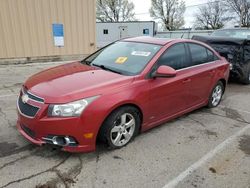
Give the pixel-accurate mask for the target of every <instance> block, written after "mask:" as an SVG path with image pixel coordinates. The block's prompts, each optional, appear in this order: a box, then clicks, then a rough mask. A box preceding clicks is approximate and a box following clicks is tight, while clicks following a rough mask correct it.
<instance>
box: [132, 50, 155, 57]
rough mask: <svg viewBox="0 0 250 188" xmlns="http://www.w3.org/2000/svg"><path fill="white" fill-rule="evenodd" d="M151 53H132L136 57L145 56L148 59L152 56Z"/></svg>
mask: <svg viewBox="0 0 250 188" xmlns="http://www.w3.org/2000/svg"><path fill="white" fill-rule="evenodd" d="M150 54H151V52H143V51H133V52H132V53H131V55H135V56H144V57H148V56H150Z"/></svg>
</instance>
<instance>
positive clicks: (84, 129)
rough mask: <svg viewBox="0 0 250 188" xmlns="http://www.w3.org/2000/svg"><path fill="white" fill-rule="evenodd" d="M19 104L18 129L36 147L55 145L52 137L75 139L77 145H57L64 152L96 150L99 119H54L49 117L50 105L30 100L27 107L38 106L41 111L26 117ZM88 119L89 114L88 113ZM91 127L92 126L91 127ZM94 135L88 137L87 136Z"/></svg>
mask: <svg viewBox="0 0 250 188" xmlns="http://www.w3.org/2000/svg"><path fill="white" fill-rule="evenodd" d="M19 102H20V98H19V99H18V102H17V110H18V112H17V114H18V120H17V129H18V130H19V132H20V133H21V134H22V135H23V136H24V137H25V138H26V139H27V140H29V141H30V142H32V143H34V144H36V145H40V146H41V145H44V144H54V143H53V142H50V141H49V139H46V138H51V135H52V137H66V138H74V140H75V141H76V144H73V145H72V144H69V145H57V144H54V145H55V146H57V147H58V146H59V147H61V149H62V150H64V151H69V152H90V151H94V150H95V147H96V146H95V145H96V136H97V133H96V132H98V127H99V125H100V122H99V121H96V120H97V119H93V118H83V117H67V118H52V117H47V110H48V104H45V103H41V102H36V101H34V100H29V101H28V102H27V105H32V106H36V107H38V108H39V111H38V112H37V113H36V114H35V116H34V117H29V116H26V115H25V114H23V113H22V111H21V110H20V107H19ZM86 114H87V116H86V117H88V113H86ZM90 125H91V126H90ZM90 134H91V135H92V136H91V137H89V136H88V137H86V136H85V135H90Z"/></svg>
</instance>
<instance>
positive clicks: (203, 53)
mask: <svg viewBox="0 0 250 188" xmlns="http://www.w3.org/2000/svg"><path fill="white" fill-rule="evenodd" d="M189 48H190V53H191V57H192V64H193V65H199V64H202V63H207V62H208V57H207V48H205V47H203V46H201V45H197V44H189Z"/></svg>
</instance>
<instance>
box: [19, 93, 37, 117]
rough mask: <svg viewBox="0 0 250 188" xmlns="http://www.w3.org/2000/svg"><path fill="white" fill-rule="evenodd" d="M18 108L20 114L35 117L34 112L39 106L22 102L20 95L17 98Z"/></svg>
mask: <svg viewBox="0 0 250 188" xmlns="http://www.w3.org/2000/svg"><path fill="white" fill-rule="evenodd" d="M18 108H19V110H20V112H21V113H22V114H24V115H25V116H28V117H31V118H32V117H35V115H36V113H37V112H38V110H39V108H38V107H35V106H31V105H30V104H27V103H23V101H22V99H21V97H19V99H18Z"/></svg>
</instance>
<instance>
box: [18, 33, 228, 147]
mask: <svg viewBox="0 0 250 188" xmlns="http://www.w3.org/2000/svg"><path fill="white" fill-rule="evenodd" d="M228 76H229V64H228V62H227V61H226V60H225V58H223V57H221V56H220V55H219V54H218V53H217V52H215V51H214V50H213V49H211V48H210V47H209V46H208V45H206V44H203V43H201V42H195V41H191V40H166V39H156V38H150V37H138V38H130V39H125V40H122V41H118V42H115V43H113V44H111V45H109V46H107V47H105V48H103V49H100V50H99V51H97V52H96V53H94V54H92V55H90V56H89V57H87V58H86V59H85V60H83V61H81V62H75V63H69V64H65V65H61V66H58V67H54V68H51V69H48V70H44V71H42V72H40V73H37V74H35V75H33V76H31V77H30V78H29V79H28V80H27V81H26V82H25V83H24V85H23V88H22V90H21V92H20V96H19V98H18V101H17V108H18V121H17V127H18V129H19V131H20V132H21V133H22V135H23V136H24V137H26V138H27V139H28V140H30V141H31V142H33V143H35V144H38V145H43V144H53V145H57V146H60V147H62V149H63V150H65V151H70V152H87V151H93V150H94V149H95V147H96V139H97V138H99V139H100V140H103V141H105V142H106V143H107V144H108V145H109V147H110V148H120V147H123V146H125V145H126V144H127V143H129V142H130V141H131V140H132V139H133V138H134V136H136V134H137V133H138V132H139V131H145V130H148V129H150V128H152V127H155V126H157V125H159V124H161V123H163V122H166V121H168V120H171V119H173V118H176V117H179V116H181V115H183V114H185V113H188V112H190V111H192V110H195V109H197V108H200V107H202V106H206V105H207V106H208V107H216V106H217V105H219V103H220V101H221V98H222V95H223V93H224V91H225V87H226V84H227V79H228Z"/></svg>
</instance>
